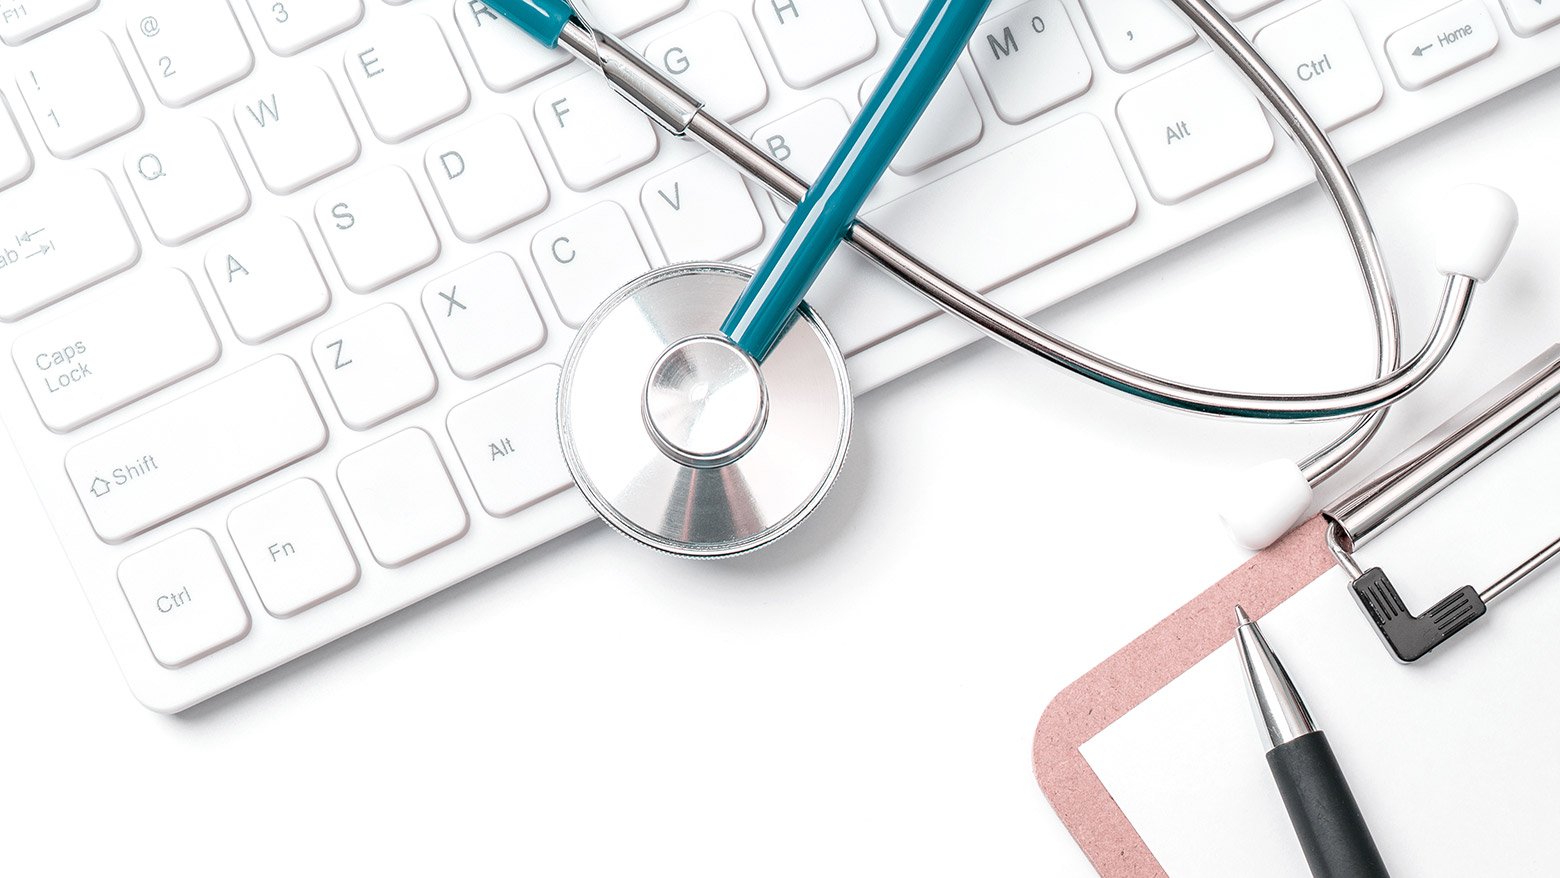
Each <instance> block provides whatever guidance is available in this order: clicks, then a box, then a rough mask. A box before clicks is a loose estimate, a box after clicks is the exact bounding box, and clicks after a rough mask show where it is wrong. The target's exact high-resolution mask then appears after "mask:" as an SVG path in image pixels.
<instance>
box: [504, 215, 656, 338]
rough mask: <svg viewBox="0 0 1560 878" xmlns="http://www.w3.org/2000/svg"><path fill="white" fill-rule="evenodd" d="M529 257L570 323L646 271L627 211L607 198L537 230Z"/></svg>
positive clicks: (647, 265)
mask: <svg viewBox="0 0 1560 878" xmlns="http://www.w3.org/2000/svg"><path fill="white" fill-rule="evenodd" d="M531 258H532V259H534V260H536V265H537V267H538V268H540V269H541V271H542V280H543V281H544V282H545V283H546V284H547V291H548V292H550V293H552V298H553V304H555V305H557V306H558V313H559V314H560V315H562V317H563V322H565V323H567V324H569V325H570V326H575V327H578V326H583V325H584V324H585V321H586V320H587V319H589V317H590V314H591V312H592V311H594V310H596V306H597V305H600V304H601V303H602V302H603V301H605V300H606V298H607V297H608V296H610V295H612V294H613V293H615V292H617V290H618V288H619V287H622V286H623V285H624V284H627V283H628V282H629V281H631V280H633V279H634V278H636V277H639V276H640V275H641V274H644V273H645V272H646V271H649V270H650V261H649V260H648V259H646V258H645V251H644V248H643V247H641V246H640V244H639V236H638V235H635V234H634V227H633V226H631V225H629V223H628V214H626V213H624V212H623V208H621V207H619V206H618V205H617V204H616V203H615V202H611V201H603V202H601V203H600V204H597V205H595V206H594V207H587V208H586V209H584V210H582V211H580V212H579V213H577V214H575V215H574V216H571V217H569V218H568V219H566V220H564V221H563V222H561V223H558V224H557V225H554V226H550V227H548V228H545V229H543V230H541V231H540V232H537V233H536V237H535V238H534V239H533V240H532V241H531Z"/></svg>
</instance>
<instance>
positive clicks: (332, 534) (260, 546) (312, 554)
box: [228, 479, 361, 619]
mask: <svg viewBox="0 0 1560 878" xmlns="http://www.w3.org/2000/svg"><path fill="white" fill-rule="evenodd" d="M228 534H229V535H230V536H232V537H233V545H234V546H236V547H237V548H238V557H239V560H240V561H242V562H243V563H244V568H245V569H246V570H247V571H249V580H250V581H251V582H253V583H254V584H255V591H256V592H258V593H259V595H260V603H261V604H262V605H264V606H265V611H266V612H267V613H270V614H271V615H273V616H275V617H277V618H279V619H285V618H287V617H289V616H296V615H297V614H299V613H301V612H303V611H304V610H307V609H309V608H310V607H313V606H316V605H318V604H320V603H323V602H324V601H327V600H329V599H330V598H333V597H335V596H336V595H338V594H341V593H342V592H344V591H346V590H347V589H349V588H351V587H352V586H354V585H357V581H358V575H359V573H361V571H360V570H359V569H358V563H357V557H356V556H354V555H353V554H352V548H351V547H350V546H348V545H347V537H346V534H344V533H342V531H341V522H339V521H337V520H336V513H335V512H334V511H333V510H332V509H331V508H330V501H329V500H327V499H326V498H325V492H324V491H323V490H322V489H321V488H320V486H319V483H318V482H316V481H314V480H313V479H299V480H297V481H295V482H288V483H287V484H285V485H283V486H282V487H280V488H277V489H276V490H274V491H270V492H268V493H265V494H261V495H260V496H259V497H256V498H255V499H253V500H250V501H249V502H248V503H245V504H243V505H242V506H239V507H238V508H236V509H234V510H233V511H232V513H230V514H229V515H228Z"/></svg>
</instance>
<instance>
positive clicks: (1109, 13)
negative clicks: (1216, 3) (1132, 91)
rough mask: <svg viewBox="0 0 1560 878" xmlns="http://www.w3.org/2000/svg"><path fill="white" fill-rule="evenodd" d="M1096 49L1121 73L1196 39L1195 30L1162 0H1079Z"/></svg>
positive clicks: (1161, 56) (1136, 67) (1155, 59)
mask: <svg viewBox="0 0 1560 878" xmlns="http://www.w3.org/2000/svg"><path fill="white" fill-rule="evenodd" d="M1083 11H1084V14H1085V15H1087V16H1088V17H1089V23H1090V24H1091V25H1092V26H1093V27H1094V35H1095V36H1096V37H1098V38H1099V41H1100V51H1101V52H1104V53H1105V61H1106V63H1108V64H1109V65H1110V66H1111V67H1112V68H1113V69H1115V70H1118V71H1120V72H1122V73H1126V72H1128V71H1131V70H1136V69H1138V68H1139V67H1142V66H1143V65H1145V64H1147V63H1149V62H1150V61H1157V60H1159V59H1160V58H1163V57H1164V56H1166V55H1168V54H1170V53H1171V52H1174V51H1175V50H1176V49H1179V48H1182V47H1183V46H1190V45H1191V44H1192V42H1193V41H1194V40H1196V39H1197V32H1196V31H1194V30H1192V26H1191V25H1190V24H1188V23H1187V22H1186V19H1185V18H1183V17H1182V16H1181V13H1179V12H1177V11H1176V10H1175V9H1174V8H1173V7H1172V6H1171V5H1170V4H1169V3H1166V2H1164V0H1083Z"/></svg>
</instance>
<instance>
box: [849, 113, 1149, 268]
mask: <svg viewBox="0 0 1560 878" xmlns="http://www.w3.org/2000/svg"><path fill="white" fill-rule="evenodd" d="M1059 204H1065V205H1067V209H1066V210H1057V205H1059ZM1136 215H1137V198H1136V197H1135V196H1134V195H1133V194H1132V187H1131V186H1130V185H1129V184H1128V183H1127V178H1126V175H1125V174H1123V173H1122V170H1121V163H1120V162H1119V161H1118V160H1117V159H1116V151H1115V148H1114V147H1112V146H1111V145H1110V138H1108V137H1107V136H1106V135H1105V127H1104V126H1103V125H1101V124H1100V121H1099V120H1098V119H1096V118H1095V117H1093V116H1090V115H1087V114H1083V115H1078V116H1074V117H1072V118H1071V119H1068V120H1067V121H1065V122H1062V123H1059V124H1057V125H1055V126H1053V127H1051V128H1047V129H1046V130H1044V131H1041V132H1040V133H1039V134H1035V135H1033V136H1031V137H1029V138H1028V139H1027V140H1023V141H1020V142H1019V143H1017V144H1014V145H1013V146H1011V147H1008V148H1007V149H1005V150H1003V151H1001V152H999V153H996V154H994V155H992V156H989V157H987V158H986V159H983V160H982V161H979V162H976V163H975V164H973V165H970V166H969V167H967V168H963V169H961V170H958V171H955V172H954V173H952V174H949V175H948V176H946V177H944V178H942V179H941V180H938V181H937V182H935V183H932V184H931V185H929V186H927V187H925V188H923V189H920V190H918V191H916V192H912V193H910V194H909V195H906V196H904V197H903V198H900V199H898V200H897V201H892V202H889V203H888V204H886V205H883V206H882V207H879V208H877V209H875V210H873V211H871V212H870V213H868V214H867V220H868V222H870V223H872V224H873V225H874V226H876V227H877V228H879V229H881V230H883V231H884V232H885V233H886V234H888V235H890V236H892V237H893V238H894V239H895V240H897V241H899V242H900V243H901V244H904V245H905V246H906V247H907V248H909V250H910V252H911V253H915V254H918V255H920V256H921V257H922V258H924V259H926V260H927V261H928V262H929V263H931V265H932V266H934V267H936V268H940V269H942V270H943V271H946V272H948V273H949V275H950V276H953V277H957V278H959V279H960V280H961V281H963V282H964V283H965V284H966V285H968V286H969V287H970V288H972V289H975V290H978V291H981V292H987V291H989V290H991V289H993V288H995V287H997V286H999V285H1001V284H1003V283H1006V282H1007V281H1009V280H1012V279H1013V278H1016V277H1018V276H1019V275H1022V274H1026V273H1028V272H1029V271H1031V270H1032V269H1034V268H1037V267H1039V266H1041V265H1043V264H1045V263H1047V262H1050V261H1051V260H1053V259H1056V258H1058V257H1061V256H1063V255H1065V254H1067V253H1070V252H1072V251H1074V250H1076V249H1078V248H1080V247H1082V246H1084V245H1085V244H1090V243H1093V242H1094V241H1096V240H1099V239H1100V238H1103V237H1105V236H1106V235H1109V234H1111V233H1113V232H1116V231H1119V230H1121V229H1123V228H1125V227H1126V226H1127V225H1128V224H1130V223H1131V222H1132V220H1133V218H1134V217H1135V216H1136Z"/></svg>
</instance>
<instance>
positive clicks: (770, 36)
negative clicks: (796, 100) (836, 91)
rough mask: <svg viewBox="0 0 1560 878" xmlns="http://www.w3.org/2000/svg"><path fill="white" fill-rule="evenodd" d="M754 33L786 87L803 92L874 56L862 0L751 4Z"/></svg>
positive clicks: (774, 0)
mask: <svg viewBox="0 0 1560 878" xmlns="http://www.w3.org/2000/svg"><path fill="white" fill-rule="evenodd" d="M753 14H754V15H755V16H757V17H758V29H759V31H761V32H762V33H763V35H764V41H765V42H766V43H768V44H769V51H770V53H771V54H773V55H774V56H775V66H777V67H779V68H780V76H781V77H783V78H784V79H785V81H786V82H787V83H789V84H790V85H791V87H792V88H807V87H809V86H812V85H817V84H818V83H820V82H822V81H824V80H825V79H828V78H829V77H831V76H833V75H835V74H836V73H839V72H840V71H842V70H846V69H848V68H851V67H854V66H855V65H857V64H860V63H861V62H863V61H865V60H867V59H868V58H871V57H872V54H873V53H874V52H876V51H877V30H876V29H875V28H873V26H872V19H871V18H870V17H869V16H868V15H867V7H866V6H864V5H863V4H862V0H753Z"/></svg>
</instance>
